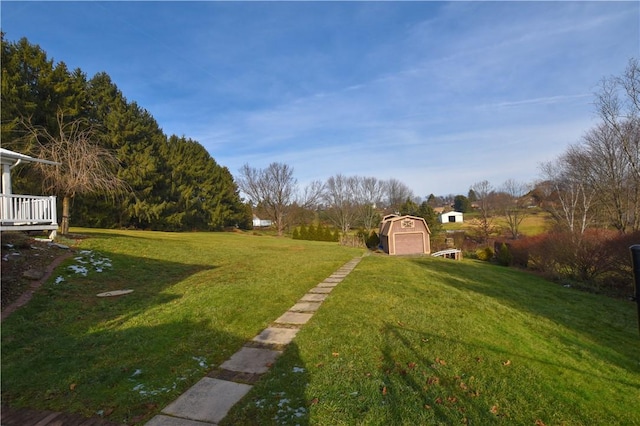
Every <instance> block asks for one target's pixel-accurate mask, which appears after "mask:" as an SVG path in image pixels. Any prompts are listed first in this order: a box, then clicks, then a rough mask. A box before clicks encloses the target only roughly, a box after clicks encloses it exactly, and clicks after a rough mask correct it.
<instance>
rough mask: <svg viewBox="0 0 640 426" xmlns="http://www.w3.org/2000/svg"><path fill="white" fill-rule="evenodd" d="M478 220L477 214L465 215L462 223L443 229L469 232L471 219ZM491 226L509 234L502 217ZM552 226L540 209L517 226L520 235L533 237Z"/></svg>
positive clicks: (449, 224) (446, 225)
mask: <svg viewBox="0 0 640 426" xmlns="http://www.w3.org/2000/svg"><path fill="white" fill-rule="evenodd" d="M474 218H475V219H477V218H479V214H478V213H477V212H475V213H465V215H464V222H462V223H445V224H444V225H443V228H444V229H445V230H469V229H471V227H472V225H471V221H472V220H473V219H474ZM492 223H493V225H494V226H496V227H498V228H500V229H501V231H502V232H501V233H502V234H504V235H508V234H509V226H508V224H507V220H506V218H505V217H503V216H497V217H495V218H494V219H493V222H492ZM552 226H553V220H552V218H551V215H550V214H549V213H547V212H545V211H543V210H540V209H532V210H531V211H530V212H528V214H527V215H526V216H525V218H524V219H523V221H522V223H521V224H520V226H519V231H520V234H521V235H525V236H529V237H531V236H534V235H538V234H541V233H544V232H546V231H548V230H549V229H551V227H552Z"/></svg>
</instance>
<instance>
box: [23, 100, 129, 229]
mask: <svg viewBox="0 0 640 426" xmlns="http://www.w3.org/2000/svg"><path fill="white" fill-rule="evenodd" d="M56 119H57V127H58V133H57V134H51V133H50V132H49V131H48V130H47V129H45V128H43V127H39V126H33V125H31V123H30V122H29V120H23V121H22V123H23V125H24V126H25V128H26V130H27V135H28V138H29V139H30V142H31V145H32V146H33V147H34V148H33V149H34V151H36V156H37V157H38V158H46V159H49V160H53V161H55V162H57V163H60V165H59V166H55V167H51V166H46V167H45V166H43V165H41V164H39V163H38V164H36V167H37V168H38V169H39V172H40V173H41V174H42V177H43V189H44V190H45V191H51V192H53V193H54V194H56V195H58V196H60V197H62V223H61V225H60V228H61V229H60V233H61V234H63V235H64V234H68V233H69V214H70V209H71V200H72V199H73V198H74V197H75V196H76V195H81V194H105V195H110V196H114V195H116V194H118V193H121V192H124V191H125V190H126V189H127V188H128V185H127V184H126V183H125V182H124V181H123V180H121V179H119V178H118V177H117V168H118V165H119V164H118V160H117V158H116V157H115V155H114V154H113V152H111V151H109V150H107V149H105V148H103V147H101V146H100V145H97V144H96V143H95V142H94V140H95V138H96V130H95V128H94V127H93V126H92V125H91V124H90V123H89V122H88V121H87V120H83V119H76V120H73V121H71V122H69V123H65V122H64V114H63V113H62V112H61V111H59V112H58V113H57V116H56Z"/></svg>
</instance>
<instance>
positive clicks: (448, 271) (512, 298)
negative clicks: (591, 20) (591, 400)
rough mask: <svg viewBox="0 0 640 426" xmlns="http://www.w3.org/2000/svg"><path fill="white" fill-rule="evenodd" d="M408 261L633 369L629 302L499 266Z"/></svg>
mask: <svg viewBox="0 0 640 426" xmlns="http://www.w3.org/2000/svg"><path fill="white" fill-rule="evenodd" d="M414 262H415V263H416V264H418V265H420V266H421V267H424V268H427V269H429V274H430V275H440V276H441V280H442V282H443V283H444V284H446V285H449V286H451V287H454V288H456V289H458V290H465V291H471V292H475V293H479V294H482V295H484V296H487V297H490V298H493V299H495V300H498V301H499V302H500V303H502V304H504V305H506V306H509V307H511V308H514V309H517V310H519V311H523V312H529V313H531V314H533V315H535V316H541V317H545V318H547V319H548V320H551V321H552V322H554V323H557V324H559V325H560V326H562V327H565V328H567V329H571V330H573V331H575V332H577V333H579V334H581V335H584V336H585V337H586V339H573V338H572V337H571V335H569V334H567V333H563V331H562V329H561V327H558V329H556V330H554V331H553V332H554V336H553V337H554V338H556V339H558V340H559V341H562V342H564V343H565V344H566V345H567V346H569V347H574V348H576V350H584V351H586V352H590V353H592V354H593V355H594V356H596V357H600V358H602V359H603V360H604V361H606V362H608V363H611V362H613V363H614V364H616V365H618V366H619V367H621V368H625V369H628V370H631V371H638V367H637V356H638V355H637V347H636V346H635V344H634V343H637V335H636V334H637V330H636V324H635V323H634V321H635V312H633V309H632V308H633V306H632V304H631V303H630V302H626V301H622V300H616V299H610V298H608V297H606V296H596V295H592V294H587V293H582V292H579V291H577V290H574V289H569V288H563V287H560V286H558V285H556V284H553V283H550V282H547V281H545V280H543V279H541V278H538V277H534V276H528V275H523V273H522V272H520V271H515V270H512V269H508V268H505V267H500V266H492V265H480V266H481V267H480V266H479V265H477V264H473V263H461V262H454V261H450V262H449V261H439V262H438V265H437V268H435V267H433V264H432V263H431V262H425V261H424V260H420V259H416V260H414ZM523 277H526V279H523ZM497 278H499V279H497ZM621 308H624V309H621ZM628 308H629V309H628ZM505 320H507V318H505ZM591 341H595V342H597V343H598V344H599V345H601V346H602V347H603V350H602V351H594V347H593V345H592V344H591V343H590V342H591Z"/></svg>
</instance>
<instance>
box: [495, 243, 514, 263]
mask: <svg viewBox="0 0 640 426" xmlns="http://www.w3.org/2000/svg"><path fill="white" fill-rule="evenodd" d="M496 259H497V260H498V263H499V264H500V265H502V266H511V264H512V263H513V256H512V255H511V252H510V250H509V247H507V245H506V244H505V243H502V244H500V248H499V249H498V251H497V252H496Z"/></svg>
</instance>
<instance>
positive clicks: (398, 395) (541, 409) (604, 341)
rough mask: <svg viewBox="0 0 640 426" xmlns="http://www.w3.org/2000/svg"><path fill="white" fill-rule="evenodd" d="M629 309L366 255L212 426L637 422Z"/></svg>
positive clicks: (446, 263)
mask: <svg viewBox="0 0 640 426" xmlns="http://www.w3.org/2000/svg"><path fill="white" fill-rule="evenodd" d="M639 347H640V337H639V336H638V327H637V323H636V315H635V310H634V305H633V304H632V303H630V302H627V301H619V300H612V299H606V298H602V297H596V296H593V295H590V294H584V293H580V292H577V291H575V290H571V289H565V288H563V287H560V286H557V285H554V284H551V283H548V282H546V281H544V280H541V279H538V278H535V277H532V276H529V275H526V274H523V273H521V272H518V271H515V270H510V269H506V268H502V267H497V266H492V265H488V264H486V263H481V262H476V261H463V262H455V261H450V260H444V259H433V258H390V257H386V256H369V257H366V258H365V259H363V260H362V261H361V262H360V264H359V266H358V267H357V269H356V270H355V271H354V272H352V273H351V275H349V276H348V277H347V278H346V280H345V281H343V282H342V283H341V284H340V285H339V286H338V287H337V288H336V289H335V290H334V291H333V292H332V294H331V297H330V298H329V299H328V300H327V301H325V303H324V304H323V306H322V309H320V311H319V312H318V313H317V314H316V315H315V316H314V317H313V318H312V320H311V321H310V322H309V323H308V324H307V325H306V326H305V327H304V328H303V329H302V330H301V331H300V332H299V333H298V335H297V337H296V339H295V341H294V344H293V345H291V346H289V347H288V348H287V351H286V352H285V354H284V355H283V357H282V358H281V359H280V360H279V361H278V363H277V364H276V365H275V367H274V369H273V370H272V371H271V372H270V373H269V375H268V376H267V377H265V378H264V379H263V380H262V382H260V383H259V385H258V386H256V388H254V390H252V392H251V393H250V394H249V396H248V398H247V399H245V400H244V401H243V404H241V405H240V406H236V407H235V409H234V410H233V412H232V413H231V415H230V416H229V417H227V419H226V421H225V422H224V424H226V425H233V424H312V425H329V424H330V425H350V424H366V425H370V424H373V425H390V424H393V425H418V424H466V423H468V424H481V425H485V424H509V425H512V424H518V425H535V424H539V425H540V424H546V425H560V424H562V425H614V424H616V425H618V424H619V425H622V424H625V425H632V424H640V410H638V409H637V407H639V406H640V405H639V404H640V352H639V349H638V348H639Z"/></svg>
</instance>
